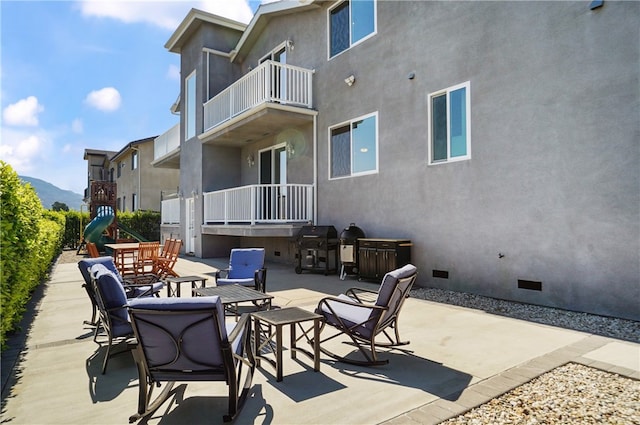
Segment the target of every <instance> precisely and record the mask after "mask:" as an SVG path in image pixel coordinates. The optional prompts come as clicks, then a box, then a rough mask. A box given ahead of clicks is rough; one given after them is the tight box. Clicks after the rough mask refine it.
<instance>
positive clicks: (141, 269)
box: [134, 242, 160, 275]
mask: <svg viewBox="0 0 640 425" xmlns="http://www.w3.org/2000/svg"><path fill="white" fill-rule="evenodd" d="M158 251H160V242H140V243H139V248H138V256H137V258H136V259H135V262H134V269H135V274H136V275H141V274H146V273H153V269H154V267H155V265H156V261H157V260H158V254H159V252H158Z"/></svg>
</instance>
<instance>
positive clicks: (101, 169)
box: [84, 137, 179, 212]
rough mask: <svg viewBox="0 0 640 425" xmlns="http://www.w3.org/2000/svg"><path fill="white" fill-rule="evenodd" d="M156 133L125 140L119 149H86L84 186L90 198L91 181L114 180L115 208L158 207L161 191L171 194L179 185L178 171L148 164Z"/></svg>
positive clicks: (126, 209)
mask: <svg viewBox="0 0 640 425" xmlns="http://www.w3.org/2000/svg"><path fill="white" fill-rule="evenodd" d="M156 139H157V137H147V138H144V139H140V140H134V141H132V142H129V143H127V144H126V145H125V146H124V147H122V149H120V150H119V151H118V152H114V151H104V150H98V149H85V152H84V159H85V160H86V161H87V168H88V172H87V189H85V202H87V203H88V202H89V200H90V199H89V197H90V196H89V193H90V192H89V189H90V187H91V182H92V181H104V182H111V183H116V184H117V199H116V208H117V209H118V211H123V212H124V211H137V210H147V211H160V208H161V200H162V198H163V196H165V195H164V194H167V195H170V194H174V193H175V192H176V190H177V187H178V181H179V171H178V170H177V169H162V168H156V167H153V166H152V165H151V163H152V162H153V159H154V149H155V144H156Z"/></svg>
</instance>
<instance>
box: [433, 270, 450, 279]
mask: <svg viewBox="0 0 640 425" xmlns="http://www.w3.org/2000/svg"><path fill="white" fill-rule="evenodd" d="M433 277H438V278H440V279H449V272H448V271H447V270H433Z"/></svg>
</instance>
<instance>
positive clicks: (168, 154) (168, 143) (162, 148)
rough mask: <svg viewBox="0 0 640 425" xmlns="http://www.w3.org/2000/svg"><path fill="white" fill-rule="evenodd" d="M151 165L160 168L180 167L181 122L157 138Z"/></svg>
mask: <svg viewBox="0 0 640 425" xmlns="http://www.w3.org/2000/svg"><path fill="white" fill-rule="evenodd" d="M151 165H153V166H154V167H160V168H175V169H178V168H180V123H178V124H176V125H174V126H173V127H171V128H170V129H169V130H167V131H166V132H164V133H162V134H161V135H159V136H158V137H156V138H155V140H154V141H153V161H152V162H151Z"/></svg>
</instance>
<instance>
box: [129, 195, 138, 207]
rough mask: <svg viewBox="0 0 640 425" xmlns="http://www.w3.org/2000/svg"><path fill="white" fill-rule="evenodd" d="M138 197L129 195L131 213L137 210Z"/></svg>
mask: <svg viewBox="0 0 640 425" xmlns="http://www.w3.org/2000/svg"><path fill="white" fill-rule="evenodd" d="M137 203H138V195H136V194H135V193H132V194H131V211H136V210H137V209H138V205H137Z"/></svg>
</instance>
